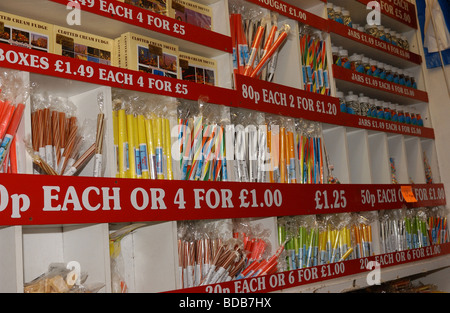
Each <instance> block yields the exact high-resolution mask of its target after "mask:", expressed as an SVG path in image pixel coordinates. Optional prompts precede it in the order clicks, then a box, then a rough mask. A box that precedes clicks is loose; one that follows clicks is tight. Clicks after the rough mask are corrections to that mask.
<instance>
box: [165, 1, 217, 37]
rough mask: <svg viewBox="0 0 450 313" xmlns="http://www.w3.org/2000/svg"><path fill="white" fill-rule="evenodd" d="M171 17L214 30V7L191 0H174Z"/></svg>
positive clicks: (170, 12)
mask: <svg viewBox="0 0 450 313" xmlns="http://www.w3.org/2000/svg"><path fill="white" fill-rule="evenodd" d="M169 17H171V18H174V19H177V20H179V21H182V22H185V23H188V24H192V25H195V26H198V27H201V28H204V29H208V30H212V29H213V21H212V9H211V8H210V7H208V6H206V5H202V4H200V3H197V2H194V1H189V0H172V5H171V8H170V11H169Z"/></svg>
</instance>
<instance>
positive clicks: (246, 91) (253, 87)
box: [236, 75, 341, 123]
mask: <svg viewBox="0 0 450 313" xmlns="http://www.w3.org/2000/svg"><path fill="white" fill-rule="evenodd" d="M236 88H237V90H236V91H237V94H238V96H240V99H241V101H240V105H239V106H240V107H245V108H248V109H253V110H255V109H257V110H259V111H263V112H267V113H274V114H280V115H288V116H290V117H303V118H307V119H311V120H318V121H323V122H334V123H335V122H336V117H338V116H340V114H341V112H340V110H339V99H338V98H335V97H329V96H324V95H321V94H316V93H313V92H308V91H304V90H301V89H296V88H291V87H286V86H283V85H279V84H275V83H270V82H266V81H261V80H258V79H253V78H250V77H247V76H243V75H236Z"/></svg>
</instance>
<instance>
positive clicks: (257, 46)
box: [229, 0, 290, 81]
mask: <svg viewBox="0 0 450 313" xmlns="http://www.w3.org/2000/svg"><path fill="white" fill-rule="evenodd" d="M229 10H230V26H231V27H230V28H231V38H232V45H233V68H234V73H235V74H236V73H237V74H241V75H245V76H250V77H253V78H258V79H262V80H266V81H272V80H273V77H274V74H275V69H276V64H277V59H278V52H279V50H280V49H281V48H282V45H283V44H284V42H285V41H286V38H287V36H288V35H289V31H290V26H289V25H288V24H284V25H282V26H281V27H279V26H278V15H277V14H276V13H273V12H270V11H269V10H266V9H263V8H261V7H260V6H258V5H255V4H252V3H248V2H246V1H242V0H233V1H230V2H229Z"/></svg>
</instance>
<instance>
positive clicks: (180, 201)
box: [173, 188, 186, 209]
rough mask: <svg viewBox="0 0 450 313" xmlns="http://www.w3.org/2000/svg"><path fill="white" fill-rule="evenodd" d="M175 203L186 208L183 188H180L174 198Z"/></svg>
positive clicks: (181, 207) (180, 207)
mask: <svg viewBox="0 0 450 313" xmlns="http://www.w3.org/2000/svg"><path fill="white" fill-rule="evenodd" d="M173 203H175V204H178V208H179V209H185V208H186V206H185V204H186V201H185V200H184V191H183V189H182V188H180V189H178V191H177V193H176V195H175V199H174V200H173Z"/></svg>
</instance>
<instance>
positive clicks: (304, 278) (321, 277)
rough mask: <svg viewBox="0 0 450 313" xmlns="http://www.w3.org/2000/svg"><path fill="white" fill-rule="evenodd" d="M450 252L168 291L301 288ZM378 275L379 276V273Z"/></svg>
mask: <svg viewBox="0 0 450 313" xmlns="http://www.w3.org/2000/svg"><path fill="white" fill-rule="evenodd" d="M449 253H450V243H444V244H440V245H432V246H428V247H423V248H417V249H411V250H404V251H397V252H392V253H385V254H380V255H374V256H370V257H365V258H360V259H353V260H347V261H341V262H335V263H327V264H322V265H317V266H311V267H305V268H301V269H296V270H291V271H286V272H279V273H275V274H270V275H263V276H256V277H250V278H244V279H238V280H233V281H229V282H225V283H219V284H212V285H206V286H199V287H193V288H187V289H179V290H173V291H171V292H190V293H265V292H273V291H277V290H282V289H288V288H293V287H297V286H304V285H307V284H313V283H317V282H321V281H326V280H329V279H334V278H338V277H345V276H350V275H356V274H362V275H371V276H373V275H378V274H380V273H381V272H380V271H382V270H383V269H389V268H390V267H392V266H396V265H400V264H407V263H412V262H417V261H422V260H426V259H430V258H433V257H438V256H444V255H447V254H449ZM380 275H381V274H380Z"/></svg>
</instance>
